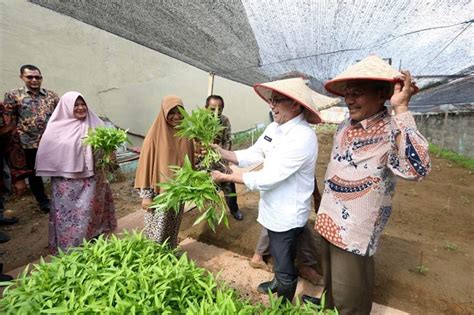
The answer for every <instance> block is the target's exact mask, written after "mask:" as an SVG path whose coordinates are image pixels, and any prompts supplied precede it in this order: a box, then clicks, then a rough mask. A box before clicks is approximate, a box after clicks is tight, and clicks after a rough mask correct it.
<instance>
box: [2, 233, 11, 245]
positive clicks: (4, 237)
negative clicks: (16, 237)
mask: <svg viewBox="0 0 474 315" xmlns="http://www.w3.org/2000/svg"><path fill="white" fill-rule="evenodd" d="M9 240H10V237H9V236H8V235H7V234H5V233H2V232H0V243H6V242H8V241H9Z"/></svg>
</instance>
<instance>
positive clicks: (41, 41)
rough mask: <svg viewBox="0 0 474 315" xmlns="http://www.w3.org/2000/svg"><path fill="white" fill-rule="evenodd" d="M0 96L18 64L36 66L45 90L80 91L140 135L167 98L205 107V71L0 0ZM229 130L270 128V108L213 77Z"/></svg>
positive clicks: (13, 84)
mask: <svg viewBox="0 0 474 315" xmlns="http://www.w3.org/2000/svg"><path fill="white" fill-rule="evenodd" d="M0 17H1V18H0V71H1V81H0V92H2V93H3V92H4V91H7V90H10V89H13V88H17V87H20V86H21V85H22V81H21V80H20V79H19V78H18V75H19V67H20V66H21V65H23V64H34V65H36V66H38V67H39V68H40V69H41V71H42V73H43V76H44V82H43V87H45V88H47V89H51V90H54V91H56V92H57V93H58V94H59V95H62V94H63V93H65V92H67V91H71V90H76V91H79V92H81V93H82V94H83V95H84V97H85V99H86V102H87V103H88V104H89V105H90V106H91V107H92V108H93V109H94V111H96V112H97V113H98V114H103V115H106V116H108V117H109V118H110V119H111V120H112V121H113V122H115V123H116V124H117V125H119V126H120V127H123V128H129V129H130V130H131V131H133V132H136V133H139V134H145V133H146V131H147V129H148V127H149V126H150V125H151V123H152V122H153V120H154V118H155V116H156V114H157V113H158V111H159V108H160V103H161V99H162V97H163V96H165V95H167V94H176V95H179V96H181V97H182V98H183V100H184V102H185V105H186V107H187V108H188V109H192V108H194V107H195V106H197V105H199V106H202V105H204V101H205V98H206V97H207V91H208V73H207V72H204V71H202V70H199V69H197V68H195V67H192V66H190V65H188V64H185V63H183V62H181V61H178V60H176V59H173V58H170V57H168V56H166V55H163V54H161V53H158V52H156V51H153V50H151V49H148V48H146V47H143V46H140V45H138V44H135V43H133V42H130V41H128V40H125V39H122V38H120V37H117V36H115V35H113V34H110V33H107V32H105V31H102V30H100V29H97V28H94V27H92V26H89V25H87V24H84V23H82V22H79V21H77V20H74V19H72V18H70V17H67V16H64V15H60V14H58V13H56V12H54V11H51V10H48V9H45V8H42V7H40V6H37V5H34V4H31V3H29V2H26V1H23V0H0ZM214 93H215V94H220V95H222V96H223V97H224V99H225V103H226V106H225V111H224V112H225V114H226V115H228V116H229V117H230V119H231V122H232V125H233V129H234V131H239V130H245V129H248V128H252V127H255V124H256V123H259V122H265V123H268V121H269V119H268V107H267V106H266V104H265V103H264V102H263V101H261V100H260V98H259V97H258V96H257V95H256V94H255V93H254V91H253V89H252V88H251V87H249V86H246V85H242V84H240V83H236V82H234V81H230V80H227V79H223V78H220V77H216V78H215V85H214Z"/></svg>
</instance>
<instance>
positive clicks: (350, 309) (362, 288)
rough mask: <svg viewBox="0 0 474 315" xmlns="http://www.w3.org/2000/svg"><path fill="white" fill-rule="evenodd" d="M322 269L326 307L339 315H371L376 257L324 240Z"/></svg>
mask: <svg viewBox="0 0 474 315" xmlns="http://www.w3.org/2000/svg"><path fill="white" fill-rule="evenodd" d="M322 251H323V259H322V267H323V279H324V284H325V288H324V290H325V291H326V308H331V309H332V308H334V307H336V308H337V310H338V311H339V314H341V315H345V314H351V315H368V314H370V311H371V309H372V298H373V290H374V258H373V256H360V255H356V254H353V253H351V252H348V251H345V250H343V249H340V248H339V247H337V246H334V245H332V244H331V243H329V242H328V241H327V240H325V239H324V238H323V241H322Z"/></svg>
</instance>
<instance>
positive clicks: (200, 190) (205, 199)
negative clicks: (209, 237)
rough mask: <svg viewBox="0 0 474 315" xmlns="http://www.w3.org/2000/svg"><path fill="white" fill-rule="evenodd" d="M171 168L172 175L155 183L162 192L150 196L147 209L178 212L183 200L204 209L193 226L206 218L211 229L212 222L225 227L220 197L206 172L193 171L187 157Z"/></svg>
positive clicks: (212, 227) (213, 228)
mask: <svg viewBox="0 0 474 315" xmlns="http://www.w3.org/2000/svg"><path fill="white" fill-rule="evenodd" d="M171 169H172V171H173V178H172V179H170V180H169V181H168V182H166V183H160V184H159V186H160V188H162V189H163V190H164V191H163V192H162V193H160V194H159V195H158V196H156V197H155V199H153V203H152V205H151V207H150V208H153V209H156V210H158V211H171V210H174V211H176V212H178V211H179V210H180V207H181V205H183V204H184V203H185V202H189V203H194V204H195V205H196V207H197V208H198V209H200V210H201V209H205V210H204V213H203V214H202V215H201V216H200V217H199V218H198V219H197V220H196V222H194V225H196V224H199V223H200V222H201V221H203V220H206V221H207V223H208V224H209V226H210V227H211V229H212V230H213V231H215V224H216V223H217V224H220V223H221V222H224V224H225V226H227V227H228V226H229V222H228V220H227V216H226V206H225V201H224V198H223V197H222V196H221V195H219V194H218V193H217V186H216V184H215V183H214V181H213V180H212V178H211V176H209V173H207V172H206V171H196V170H194V169H193V166H192V164H191V161H190V160H189V158H188V156H186V157H185V159H184V163H183V166H182V167H177V166H171Z"/></svg>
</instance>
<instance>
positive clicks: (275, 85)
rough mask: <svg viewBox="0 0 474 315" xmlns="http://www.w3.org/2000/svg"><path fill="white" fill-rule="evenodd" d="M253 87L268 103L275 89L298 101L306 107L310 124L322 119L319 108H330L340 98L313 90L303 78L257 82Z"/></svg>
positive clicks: (306, 115) (306, 114) (317, 122)
mask: <svg viewBox="0 0 474 315" xmlns="http://www.w3.org/2000/svg"><path fill="white" fill-rule="evenodd" d="M253 88H254V90H255V92H257V94H258V95H259V96H260V97H261V98H263V100H264V101H265V102H267V103H270V100H269V99H270V97H271V96H272V92H273V91H275V92H278V93H280V94H282V95H284V96H286V97H288V98H291V99H292V100H294V101H296V102H298V104H300V105H302V106H303V107H304V109H305V117H306V120H307V121H308V122H309V123H310V124H319V123H320V122H321V121H322V119H321V115H320V114H319V112H318V110H322V109H326V108H329V107H331V106H333V105H335V104H337V103H338V102H339V100H338V99H334V98H332V97H327V96H324V95H321V94H318V93H316V92H315V91H313V90H311V89H310V88H309V87H308V86H307V85H306V83H305V81H304V80H303V79H302V78H292V79H285V80H278V81H273V82H267V83H257V84H255V85H254V86H253Z"/></svg>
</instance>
